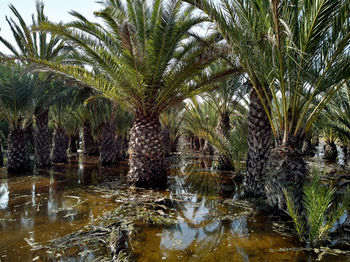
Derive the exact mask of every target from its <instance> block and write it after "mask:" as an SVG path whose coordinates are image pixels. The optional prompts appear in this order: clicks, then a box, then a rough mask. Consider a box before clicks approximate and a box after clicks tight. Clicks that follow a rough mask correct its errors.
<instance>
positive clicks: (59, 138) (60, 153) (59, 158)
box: [52, 127, 68, 163]
mask: <svg viewBox="0 0 350 262" xmlns="http://www.w3.org/2000/svg"><path fill="white" fill-rule="evenodd" d="M67 149H68V136H67V134H66V132H65V130H64V129H63V128H61V127H60V128H56V129H55V131H54V134H53V146H52V161H53V162H56V163H66V162H67V158H68V156H67Z"/></svg>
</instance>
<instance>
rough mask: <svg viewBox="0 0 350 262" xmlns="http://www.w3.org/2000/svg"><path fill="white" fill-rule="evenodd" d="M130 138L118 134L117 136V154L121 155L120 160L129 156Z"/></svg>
mask: <svg viewBox="0 0 350 262" xmlns="http://www.w3.org/2000/svg"><path fill="white" fill-rule="evenodd" d="M128 147H129V140H128V138H127V137H122V136H120V135H119V136H118V137H117V151H118V153H117V156H118V157H120V159H119V160H127V159H128V157H129V154H128Z"/></svg>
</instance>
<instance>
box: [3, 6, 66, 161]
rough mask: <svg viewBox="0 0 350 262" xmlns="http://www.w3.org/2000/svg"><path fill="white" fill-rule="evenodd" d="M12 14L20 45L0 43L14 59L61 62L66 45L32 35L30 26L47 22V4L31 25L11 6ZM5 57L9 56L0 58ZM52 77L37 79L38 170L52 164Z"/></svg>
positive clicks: (13, 27) (35, 135)
mask: <svg viewBox="0 0 350 262" xmlns="http://www.w3.org/2000/svg"><path fill="white" fill-rule="evenodd" d="M9 7H10V10H11V11H12V13H13V15H14V17H15V18H16V19H17V20H18V21H17V22H15V21H14V20H13V19H12V18H7V17H6V20H7V23H8V24H9V26H10V29H11V31H12V34H13V36H14V39H15V43H16V45H17V47H16V46H14V45H12V44H11V43H10V42H9V41H8V40H6V39H4V38H2V37H1V36H0V42H1V43H2V44H3V45H4V46H5V47H7V48H8V49H9V51H10V52H11V54H12V58H20V57H35V58H40V59H47V60H53V59H58V58H59V57H60V55H61V53H62V51H64V49H65V48H66V47H65V45H64V43H63V42H62V41H61V40H59V39H58V38H57V37H54V36H51V35H49V34H47V33H45V32H40V33H37V32H32V31H31V26H34V27H35V26H38V25H39V24H40V23H42V22H47V21H48V18H47V17H46V16H45V14H44V3H43V2H41V1H37V2H36V12H37V14H36V17H34V15H33V16H32V23H33V24H32V25H31V26H28V25H27V24H26V22H25V21H24V19H23V17H22V16H21V15H20V13H19V12H18V11H17V9H16V8H15V7H14V6H13V5H12V4H11V5H10V6H9ZM1 55H2V56H7V57H9V56H8V55H4V54H1ZM51 76H52V74H43V73H42V74H40V75H37V78H36V84H35V87H36V90H35V96H34V97H33V98H34V102H35V111H34V115H35V128H34V142H35V150H36V164H37V166H47V165H49V164H50V137H51V135H50V132H49V130H48V121H49V119H48V114H49V105H50V104H51V102H52V99H51V98H52V97H54V96H53V95H52V92H50V91H52V89H51V88H50V78H51Z"/></svg>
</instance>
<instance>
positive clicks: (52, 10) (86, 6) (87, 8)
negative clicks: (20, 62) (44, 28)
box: [0, 0, 102, 53]
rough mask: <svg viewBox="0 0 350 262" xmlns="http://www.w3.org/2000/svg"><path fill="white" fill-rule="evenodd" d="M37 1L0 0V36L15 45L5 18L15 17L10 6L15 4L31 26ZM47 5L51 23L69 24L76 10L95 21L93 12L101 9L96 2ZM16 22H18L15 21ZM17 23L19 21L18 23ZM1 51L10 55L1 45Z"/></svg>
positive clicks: (55, 0) (50, 1)
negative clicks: (61, 22)
mask: <svg viewBox="0 0 350 262" xmlns="http://www.w3.org/2000/svg"><path fill="white" fill-rule="evenodd" d="M35 1H36V0H0V28H1V31H0V35H1V36H2V37H3V38H5V39H7V40H9V41H10V42H11V43H14V40H13V37H12V33H11V31H10V29H9V26H8V24H7V22H6V19H5V16H8V17H14V15H13V14H12V12H11V10H10V8H9V7H8V6H9V4H13V5H14V6H15V7H16V9H17V10H18V12H19V13H20V14H21V16H22V17H23V19H24V20H25V22H26V23H27V25H28V26H29V25H31V24H32V23H31V21H32V19H31V16H32V14H33V13H36V11H35ZM43 2H44V3H45V9H44V12H45V14H46V16H48V18H49V20H50V21H53V22H60V21H63V22H68V21H71V20H72V16H71V15H70V14H68V12H69V11H71V10H75V11H78V12H79V13H81V14H83V15H84V16H86V17H87V18H88V19H94V16H93V12H94V11H97V10H99V9H101V7H102V6H101V5H100V4H97V3H96V0H43ZM15 21H16V20H15ZM16 22H17V21H16ZM0 51H1V52H5V53H8V50H7V48H5V47H3V45H0Z"/></svg>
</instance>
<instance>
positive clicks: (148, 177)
mask: <svg viewBox="0 0 350 262" xmlns="http://www.w3.org/2000/svg"><path fill="white" fill-rule="evenodd" d="M129 154H130V156H129V165H130V170H129V173H128V181H129V183H130V184H132V185H135V186H138V187H146V188H156V187H164V186H165V185H166V180H167V176H166V165H165V151H164V144H163V133H162V129H161V126H160V122H159V119H158V116H151V117H149V116H144V115H142V114H139V115H137V116H136V118H135V120H134V124H133V127H132V128H131V130H130V141H129Z"/></svg>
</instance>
